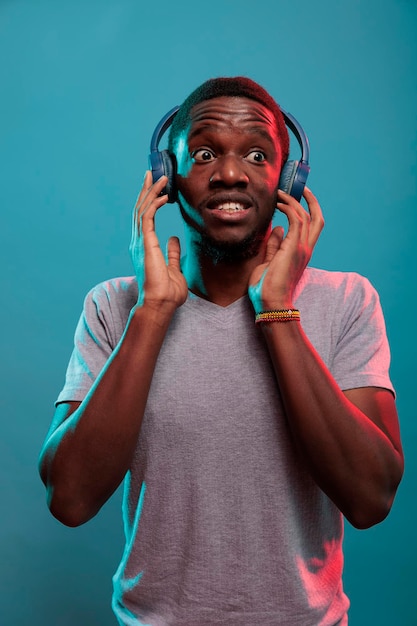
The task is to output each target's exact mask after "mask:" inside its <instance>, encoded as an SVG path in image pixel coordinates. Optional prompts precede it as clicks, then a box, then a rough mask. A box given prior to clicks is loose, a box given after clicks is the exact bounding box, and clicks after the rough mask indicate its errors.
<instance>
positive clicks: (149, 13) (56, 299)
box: [0, 0, 417, 626]
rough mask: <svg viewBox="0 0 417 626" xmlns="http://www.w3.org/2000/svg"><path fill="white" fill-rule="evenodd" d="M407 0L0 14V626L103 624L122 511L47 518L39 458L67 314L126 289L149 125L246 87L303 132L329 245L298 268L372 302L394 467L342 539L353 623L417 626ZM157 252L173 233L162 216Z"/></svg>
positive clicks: (416, 20) (69, 327) (412, 80)
mask: <svg viewBox="0 0 417 626" xmlns="http://www.w3.org/2000/svg"><path fill="white" fill-rule="evenodd" d="M416 27H417V4H416V2H415V0H362V1H358V0H349V1H348V2H341V1H338V0H316V1H315V2H309V1H308V0H298V1H297V2H295V1H289V0H288V1H279V0H263V1H262V2H255V1H254V0H251V1H247V0H230V1H227V0H223V1H222V0H211V1H210V2H196V0H186V1H181V0H178V2H176V3H173V2H168V1H167V0H160V1H159V2H149V3H146V4H144V3H141V2H140V1H138V0H137V1H134V0H100V1H99V0H84V1H81V0H73V1H72V2H59V1H57V0H55V1H52V0H50V1H48V0H32V1H26V2H25V1H23V0H15V1H13V0H10V1H7V0H0V59H1V60H0V89H1V92H0V113H1V115H0V125H1V130H0V149H1V167H0V199H1V205H0V206H1V225H2V227H1V229H0V237H1V246H0V254H1V268H2V271H1V281H2V282H1V291H2V305H1V310H0V315H1V326H0V328H1V329H2V332H1V377H0V380H1V385H2V390H1V403H2V407H1V437H0V463H1V472H0V481H1V485H0V489H1V490H0V493H1V501H2V513H1V527H0V562H1V580H0V594H1V603H0V623H1V624H6V623H7V624H13V625H14V626H20V625H26V624H29V623H30V624H32V626H37V625H39V626H41V625H42V626H43V625H45V624H53V625H54V626H64V625H68V626H69V625H71V626H73V625H74V624H80V625H81V626H83V625H87V624H88V625H89V626H90V625H91V626H93V625H99V626H107V625H111V624H114V620H113V617H112V614H111V610H110V594H111V575H112V574H113V572H114V570H115V568H116V566H117V563H118V560H119V557H120V555H121V552H122V545H123V541H122V526H121V521H120V515H119V506H120V493H118V494H117V495H116V496H115V497H114V499H113V500H112V501H110V502H109V503H108V504H107V505H106V506H105V507H104V508H103V510H102V511H101V513H100V514H99V515H98V516H97V517H96V518H95V519H94V520H92V521H91V522H89V523H88V524H87V525H86V526H84V527H81V528H78V529H68V528H65V527H63V526H61V525H60V524H59V523H58V522H56V521H55V520H54V519H53V518H52V517H51V516H50V514H49V512H48V511H47V508H46V505H45V496H44V490H43V486H42V485H41V482H40V480H39V478H38V476H37V468H36V465H37V455H38V452H39V449H40V446H41V443H42V441H43V438H44V435H45V433H46V430H47V428H48V425H49V422H50V419H51V416H52V412H53V401H54V399H55V397H56V395H57V393H58V391H59V390H60V388H61V386H62V383H63V377H64V372H65V368H66V364H67V361H68V358H69V355H70V351H71V346H72V335H73V331H74V328H75V324H76V322H77V319H78V315H79V313H80V310H81V306H82V300H83V297H84V295H85V293H86V291H87V290H88V289H89V288H90V287H91V286H93V285H94V284H95V283H97V282H99V281H101V280H104V279H106V278H109V277H112V276H116V275H126V274H130V273H131V266H130V261H129V256H128V243H129V238H130V212H131V207H132V205H133V203H134V200H135V197H136V194H137V192H138V190H139V187H140V184H141V181H142V177H143V173H144V170H145V168H146V165H147V153H148V145H149V140H150V136H151V133H152V130H153V128H154V126H155V125H156V123H157V122H158V120H159V119H160V117H161V116H162V115H163V114H164V113H165V112H166V111H167V110H168V109H170V108H171V107H172V106H173V105H175V104H177V103H180V102H181V101H182V100H183V99H184V98H185V96H186V95H188V93H189V92H190V91H191V90H192V89H193V88H194V87H196V86H197V85H198V84H200V83H201V82H203V81H204V80H205V79H207V78H209V77H211V76H217V75H236V74H245V75H248V76H250V77H252V78H254V79H255V80H257V81H259V82H260V83H261V84H263V85H264V86H265V87H266V88H267V89H268V90H269V91H270V92H271V93H272V95H273V96H274V97H275V98H276V99H277V100H278V101H279V102H280V103H281V104H282V105H283V107H284V108H286V109H287V110H289V111H290V112H292V113H293V114H294V115H295V116H296V117H297V118H298V119H299V120H300V121H301V123H302V125H303V126H304V128H305V130H306V132H307V133H308V135H309V139H310V144H311V164H312V172H311V177H310V179H309V185H310V187H311V188H312V189H313V191H314V192H315V193H316V195H317V196H318V197H319V199H320V201H321V204H322V207H323V211H324V213H325V217H326V228H325V231H324V232H323V235H322V237H321V239H320V242H319V244H318V246H317V249H316V252H315V256H314V259H313V263H314V264H315V265H316V266H319V267H325V268H328V269H341V270H355V271H358V272H360V273H362V274H365V275H366V276H368V277H369V278H370V279H371V281H372V282H373V283H374V285H375V286H376V287H377V289H378V291H379V293H380V295H381V300H382V304H383V308H384V311H385V315H386V321H387V328H388V333H389V338H390V342H391V346H392V357H393V363H392V370H391V373H392V378H393V381H394V384H395V386H396V388H397V393H398V407H399V412H400V415H401V423H402V433H403V439H404V445H405V451H406V455H407V467H406V474H405V477H404V481H403V483H402V485H401V488H400V491H399V493H398V496H397V500H396V502H395V505H394V508H393V511H392V513H391V515H390V516H389V518H388V519H387V520H386V521H385V522H384V523H383V524H381V525H378V526H377V527H375V528H373V529H371V530H368V531H355V530H353V529H352V528H351V527H350V526H349V525H348V524H347V528H346V540H345V553H346V568H345V586H346V590H347V592H348V593H349V595H350V597H351V600H352V609H351V613H350V619H351V622H350V623H351V624H352V625H353V626H362V625H365V624H378V626H384V625H387V626H388V625H390V626H392V625H393V624H396V625H399V626H411V625H412V624H413V625H415V624H417V618H416V616H415V598H414V595H415V594H414V587H415V564H416V556H417V555H416V552H417V550H416V539H415V536H414V526H415V517H416V504H415V484H416V481H415V478H416V459H415V454H414V451H415V449H416V445H415V444H416V425H415V421H414V420H415V403H414V402H413V392H414V390H415V364H414V357H415V352H416V340H415V330H414V318H415V308H414V307H415V304H416V302H415V297H414V291H415V286H416V281H415V274H416V264H415V260H414V261H413V259H414V246H413V245H412V243H413V242H414V239H415V227H416V217H415V214H416V207H415V204H416V197H417V190H416V152H417V137H416V131H417V121H416V117H417V115H416V113H417V93H416V91H417V89H416V87H417V81H416V76H417V44H416V39H417V37H416V33H417V28H416ZM157 228H158V233H159V235H160V239H161V243H162V245H164V243H165V241H166V238H167V236H168V235H170V234H179V235H181V232H182V231H181V222H180V220H179V217H178V214H177V209H176V207H173V206H169V207H165V208H164V209H162V210H161V211H160V213H159V215H158V219H157Z"/></svg>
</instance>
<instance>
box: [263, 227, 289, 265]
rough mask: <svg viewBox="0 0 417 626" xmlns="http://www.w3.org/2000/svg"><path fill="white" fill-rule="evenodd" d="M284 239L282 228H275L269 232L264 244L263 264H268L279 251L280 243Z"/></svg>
mask: <svg viewBox="0 0 417 626" xmlns="http://www.w3.org/2000/svg"><path fill="white" fill-rule="evenodd" d="M283 238H284V229H283V228H282V226H276V227H275V228H274V229H273V231H272V232H271V234H270V236H269V239H268V241H267V244H266V250H265V258H264V263H270V262H271V261H272V259H273V258H274V255H275V253H276V252H277V251H278V250H279V247H280V245H281V242H282V240H283Z"/></svg>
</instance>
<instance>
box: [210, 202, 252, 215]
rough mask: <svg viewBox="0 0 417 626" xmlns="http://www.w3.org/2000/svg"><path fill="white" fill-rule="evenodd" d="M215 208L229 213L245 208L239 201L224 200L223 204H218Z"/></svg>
mask: <svg viewBox="0 0 417 626" xmlns="http://www.w3.org/2000/svg"><path fill="white" fill-rule="evenodd" d="M216 208H217V209H218V210H219V211H229V212H230V213H233V212H234V211H243V210H244V209H245V207H244V206H243V204H240V203H239V202H225V203H224V204H219V205H218V206H217V207H216Z"/></svg>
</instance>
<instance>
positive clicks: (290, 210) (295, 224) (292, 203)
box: [277, 189, 309, 239]
mask: <svg viewBox="0 0 417 626" xmlns="http://www.w3.org/2000/svg"><path fill="white" fill-rule="evenodd" d="M277 209H278V210H279V211H281V213H284V215H285V216H286V217H287V219H288V225H289V229H288V234H289V233H290V231H291V232H296V233H297V237H298V238H299V239H300V238H302V237H303V236H304V237H306V228H307V227H308V220H309V215H308V214H307V212H306V211H305V210H304V209H303V207H302V206H301V204H299V202H297V200H295V198H293V197H292V196H290V195H289V194H288V193H285V192H284V191H281V189H279V190H278V202H277Z"/></svg>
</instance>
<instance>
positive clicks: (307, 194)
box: [303, 187, 324, 247]
mask: <svg viewBox="0 0 417 626" xmlns="http://www.w3.org/2000/svg"><path fill="white" fill-rule="evenodd" d="M303 196H304V198H305V200H306V202H307V206H308V210H309V212H310V217H311V219H310V230H309V237H308V243H309V245H310V246H311V247H313V246H314V245H315V244H316V242H317V240H318V238H319V236H320V233H321V231H322V230H323V227H324V218H323V213H322V210H321V207H320V204H319V202H318V200H317V198H316V196H315V195H314V194H313V192H312V191H311V190H310V189H309V188H308V187H304V192H303Z"/></svg>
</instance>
